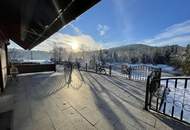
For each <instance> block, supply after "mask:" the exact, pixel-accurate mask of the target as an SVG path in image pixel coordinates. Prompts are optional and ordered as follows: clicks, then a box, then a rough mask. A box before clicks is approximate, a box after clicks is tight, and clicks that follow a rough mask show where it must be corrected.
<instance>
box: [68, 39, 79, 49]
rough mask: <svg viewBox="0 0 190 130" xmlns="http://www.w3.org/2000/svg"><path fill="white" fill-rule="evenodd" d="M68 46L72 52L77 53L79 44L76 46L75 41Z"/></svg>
mask: <svg viewBox="0 0 190 130" xmlns="http://www.w3.org/2000/svg"><path fill="white" fill-rule="evenodd" d="M70 45H71V48H72V50H73V51H78V50H79V44H78V42H77V41H72V42H71V43H70Z"/></svg>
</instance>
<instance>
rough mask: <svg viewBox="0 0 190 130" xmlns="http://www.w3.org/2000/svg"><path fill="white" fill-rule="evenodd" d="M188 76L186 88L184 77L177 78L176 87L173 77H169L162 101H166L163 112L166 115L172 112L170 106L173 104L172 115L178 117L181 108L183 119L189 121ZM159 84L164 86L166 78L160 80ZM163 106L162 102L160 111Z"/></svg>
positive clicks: (189, 93)
mask: <svg viewBox="0 0 190 130" xmlns="http://www.w3.org/2000/svg"><path fill="white" fill-rule="evenodd" d="M177 78H179V77H177ZM181 78H183V77H181ZM188 78H189V79H188V80H187V86H186V88H185V79H178V80H177V86H176V88H175V79H170V80H169V81H168V92H167V93H166V95H165V100H164V102H166V111H165V112H166V114H167V115H171V114H172V107H173V106H174V117H176V118H178V119H180V116H181V111H182V110H183V120H184V121H187V122H190V77H188ZM161 85H162V86H163V88H166V80H162V81H161ZM163 108H164V105H163V104H162V106H161V110H160V111H161V112H163Z"/></svg>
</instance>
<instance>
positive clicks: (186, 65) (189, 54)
mask: <svg viewBox="0 0 190 130" xmlns="http://www.w3.org/2000/svg"><path fill="white" fill-rule="evenodd" d="M182 68H183V72H184V73H185V74H186V75H190V44H188V45H187V48H186V53H185V60H184V62H183V66H182Z"/></svg>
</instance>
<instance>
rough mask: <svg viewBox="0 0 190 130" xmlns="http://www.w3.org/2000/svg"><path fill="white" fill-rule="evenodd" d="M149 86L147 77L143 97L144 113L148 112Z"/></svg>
mask: <svg viewBox="0 0 190 130" xmlns="http://www.w3.org/2000/svg"><path fill="white" fill-rule="evenodd" d="M149 84H150V76H148V78H147V82H146V95H145V107H144V109H145V110H146V111H148V106H149V103H148V101H149V99H148V98H149Z"/></svg>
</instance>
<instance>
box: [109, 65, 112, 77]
mask: <svg viewBox="0 0 190 130" xmlns="http://www.w3.org/2000/svg"><path fill="white" fill-rule="evenodd" d="M111 71H112V66H111V65H109V76H111Z"/></svg>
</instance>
